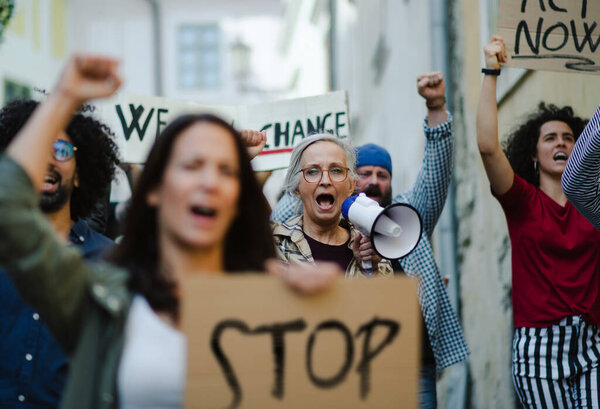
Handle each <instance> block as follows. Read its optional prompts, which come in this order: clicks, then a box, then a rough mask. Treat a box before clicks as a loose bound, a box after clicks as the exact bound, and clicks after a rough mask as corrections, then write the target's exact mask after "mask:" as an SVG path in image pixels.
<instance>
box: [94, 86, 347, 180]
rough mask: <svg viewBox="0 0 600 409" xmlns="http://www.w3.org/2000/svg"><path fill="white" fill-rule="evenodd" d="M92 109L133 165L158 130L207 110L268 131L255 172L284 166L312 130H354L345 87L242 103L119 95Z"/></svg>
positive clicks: (242, 126) (341, 132) (343, 132)
mask: <svg viewBox="0 0 600 409" xmlns="http://www.w3.org/2000/svg"><path fill="white" fill-rule="evenodd" d="M94 111H95V112H94V113H95V116H96V117H97V118H98V119H99V120H100V121H102V122H104V123H105V124H106V125H108V126H109V127H110V128H111V130H112V131H113V132H114V133H115V134H116V136H117V140H116V142H117V145H118V146H119V149H120V152H121V156H122V159H123V160H124V161H125V162H130V163H144V162H145V161H146V157H147V156H148V152H150V148H151V147H152V145H153V143H154V140H155V139H156V136H157V135H158V134H159V133H160V131H161V130H162V129H163V128H164V127H165V126H166V125H167V124H168V123H169V121H171V120H172V119H174V118H176V117H177V116H179V115H181V114H185V113H205V112H209V113H213V114H216V115H218V116H221V117H223V119H225V120H227V121H229V122H231V123H232V124H233V126H235V128H237V129H253V130H258V131H262V130H266V131H267V146H266V147H265V149H264V151H263V152H262V153H261V154H260V155H259V156H258V157H257V158H255V159H254V161H253V163H252V165H253V167H254V169H255V170H257V171H259V170H274V169H280V168H286V167H287V166H288V165H289V160H290V152H291V151H292V149H293V147H294V146H295V145H296V144H298V143H299V142H300V141H301V140H302V138H305V137H306V136H308V135H309V134H311V133H314V132H317V131H324V132H333V133H334V134H336V135H338V136H339V137H340V138H346V137H348V136H349V134H350V129H349V122H348V118H349V117H348V98H347V95H346V92H345V91H337V92H332V93H329V94H324V95H318V96H313V97H306V98H297V99H289V100H282V101H277V102H269V103H262V104H255V105H238V106H228V105H223V106H209V105H202V104H198V103H195V102H190V101H179V100H172V99H166V98H159V97H150V96H140V95H132V94H121V95H116V96H115V97H113V98H111V99H109V100H106V101H102V102H100V103H98V104H97V105H96V106H95V110H94Z"/></svg>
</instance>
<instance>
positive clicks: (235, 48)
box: [231, 37, 252, 91]
mask: <svg viewBox="0 0 600 409" xmlns="http://www.w3.org/2000/svg"><path fill="white" fill-rule="evenodd" d="M251 55H252V49H251V48H250V46H249V45H248V44H246V43H244V42H243V41H242V40H241V39H240V38H239V37H238V38H236V40H235V41H234V42H233V43H232V44H231V67H232V71H233V77H234V78H235V79H236V81H237V83H238V87H239V89H240V90H241V91H244V90H246V89H247V86H248V84H247V80H248V77H249V76H250V56H251Z"/></svg>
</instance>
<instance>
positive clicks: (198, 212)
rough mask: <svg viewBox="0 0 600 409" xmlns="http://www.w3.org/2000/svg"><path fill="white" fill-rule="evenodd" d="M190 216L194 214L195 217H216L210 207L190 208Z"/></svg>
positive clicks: (215, 212)
mask: <svg viewBox="0 0 600 409" xmlns="http://www.w3.org/2000/svg"><path fill="white" fill-rule="evenodd" d="M192 214H194V215H195V216H202V217H210V218H213V217H215V216H216V215H217V211H216V210H215V209H214V208H212V207H207V206H192Z"/></svg>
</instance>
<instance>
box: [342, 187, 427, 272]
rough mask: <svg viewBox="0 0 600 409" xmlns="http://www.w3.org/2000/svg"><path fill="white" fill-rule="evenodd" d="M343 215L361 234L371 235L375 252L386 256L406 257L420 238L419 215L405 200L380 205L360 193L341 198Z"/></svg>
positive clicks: (389, 258) (367, 267)
mask: <svg viewBox="0 0 600 409" xmlns="http://www.w3.org/2000/svg"><path fill="white" fill-rule="evenodd" d="M342 215H343V216H344V217H345V218H346V219H347V220H349V221H350V222H351V223H352V224H353V225H354V226H356V228H358V230H359V231H360V232H361V233H362V234H363V235H364V236H368V237H370V238H371V243H372V245H373V249H374V250H375V252H376V253H377V254H379V255H380V256H381V257H383V258H386V259H388V260H397V259H399V258H402V257H406V256H407V255H409V254H410V253H411V252H412V251H413V250H414V249H415V248H416V247H417V244H419V240H421V234H422V228H423V222H422V221H421V215H419V212H417V210H416V209H415V208H414V207H412V206H411V205H408V204H404V203H395V204H391V205H389V206H386V207H385V208H383V207H381V206H379V203H377V202H376V201H375V200H373V199H369V198H368V197H367V196H366V195H365V194H364V193H360V194H359V195H354V196H350V197H349V198H347V199H346V200H344V203H342ZM370 264H371V262H370V261H367V262H363V269H364V270H365V272H367V273H370V272H372V267H371V266H370ZM369 270H371V271H369Z"/></svg>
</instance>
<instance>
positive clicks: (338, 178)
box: [299, 166, 349, 183]
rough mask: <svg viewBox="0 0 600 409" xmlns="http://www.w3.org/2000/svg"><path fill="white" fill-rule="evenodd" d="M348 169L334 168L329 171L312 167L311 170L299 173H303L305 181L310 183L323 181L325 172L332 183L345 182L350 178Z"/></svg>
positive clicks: (303, 170) (301, 170) (306, 169)
mask: <svg viewBox="0 0 600 409" xmlns="http://www.w3.org/2000/svg"><path fill="white" fill-rule="evenodd" d="M348 171H349V169H348V168H344V167H342V166H332V167H330V168H329V169H321V168H320V167H318V166H311V167H310V168H304V169H300V171H299V172H302V175H304V180H306V181H307V182H308V183H318V182H320V181H321V178H322V177H323V172H327V173H328V174H329V179H331V181H332V182H343V181H344V180H346V178H347V177H348Z"/></svg>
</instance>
